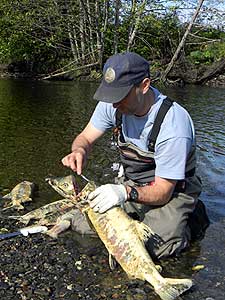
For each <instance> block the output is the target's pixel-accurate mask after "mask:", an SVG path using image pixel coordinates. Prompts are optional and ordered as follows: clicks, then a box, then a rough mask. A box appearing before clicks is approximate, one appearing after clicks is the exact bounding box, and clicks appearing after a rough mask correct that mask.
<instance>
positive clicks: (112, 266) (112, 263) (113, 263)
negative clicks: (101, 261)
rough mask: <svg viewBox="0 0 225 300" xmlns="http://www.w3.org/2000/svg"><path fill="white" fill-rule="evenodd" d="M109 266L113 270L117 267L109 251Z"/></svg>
mask: <svg viewBox="0 0 225 300" xmlns="http://www.w3.org/2000/svg"><path fill="white" fill-rule="evenodd" d="M109 267H110V269H111V270H112V271H114V270H115V269H116V267H117V261H116V259H115V258H114V257H113V256H112V254H110V253H109Z"/></svg>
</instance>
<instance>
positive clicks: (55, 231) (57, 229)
mask: <svg viewBox="0 0 225 300" xmlns="http://www.w3.org/2000/svg"><path fill="white" fill-rule="evenodd" d="M70 225H71V222H70V221H69V220H60V221H59V223H57V224H55V226H53V227H52V228H51V229H50V230H48V231H46V232H45V233H46V234H47V235H49V236H50V237H52V238H53V239H57V237H58V235H59V233H61V232H63V231H65V230H66V229H68V228H69V227H70Z"/></svg>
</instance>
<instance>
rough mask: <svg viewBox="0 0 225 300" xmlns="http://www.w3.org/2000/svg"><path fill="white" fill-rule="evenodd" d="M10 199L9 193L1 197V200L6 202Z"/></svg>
mask: <svg viewBox="0 0 225 300" xmlns="http://www.w3.org/2000/svg"><path fill="white" fill-rule="evenodd" d="M11 198H12V196H11V193H8V194H6V195H4V196H2V199H6V200H11Z"/></svg>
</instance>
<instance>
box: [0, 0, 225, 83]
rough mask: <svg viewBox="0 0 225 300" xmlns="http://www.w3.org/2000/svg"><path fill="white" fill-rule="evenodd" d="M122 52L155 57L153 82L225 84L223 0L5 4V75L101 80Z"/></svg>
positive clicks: (1, 31)
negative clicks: (108, 64) (109, 63)
mask: <svg viewBox="0 0 225 300" xmlns="http://www.w3.org/2000/svg"><path fill="white" fill-rule="evenodd" d="M124 51H134V52H137V53H139V54H140V55H142V56H144V57H145V58H146V59H147V60H149V61H150V63H151V74H152V77H153V80H155V81H156V80H162V81H164V82H165V81H169V82H179V83H180V82H181V83H197V84H202V83H206V82H208V81H209V80H211V79H213V78H218V77H219V76H222V77H223V78H224V82H225V4H224V0H217V1H215V0H209V1H208V0H190V1H183V0H173V1H165V0H150V1H148V0H145V1H138V0H132V1H122V0H96V1H92V0H48V1H46V0H36V1H34V0H1V2H0V64H1V65H0V69H1V70H0V72H1V73H2V74H3V73H4V74H8V75H10V74H13V75H14V76H24V77H34V78H42V79H65V80H66V79H67V80H68V79H78V78H84V77H85V78H86V79H93V80H98V79H99V78H100V77H101V70H102V66H103V64H104V62H105V60H106V59H107V58H108V57H109V56H110V55H112V54H114V53H118V52H124ZM15 74H16V75H15Z"/></svg>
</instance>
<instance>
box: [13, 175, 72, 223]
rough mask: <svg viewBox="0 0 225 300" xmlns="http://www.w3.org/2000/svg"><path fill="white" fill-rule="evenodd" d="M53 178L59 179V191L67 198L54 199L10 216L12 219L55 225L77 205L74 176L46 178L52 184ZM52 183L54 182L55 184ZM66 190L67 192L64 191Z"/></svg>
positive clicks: (21, 221)
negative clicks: (20, 213)
mask: <svg viewBox="0 0 225 300" xmlns="http://www.w3.org/2000/svg"><path fill="white" fill-rule="evenodd" d="M51 180H53V183H54V180H56V181H57V183H58V185H57V192H58V193H60V195H62V196H65V199H61V200H58V201H54V202H51V203H48V204H46V205H44V206H41V207H39V208H37V209H34V210H32V211H30V212H28V213H26V214H24V215H21V216H9V217H8V218H10V219H15V220H17V221H19V222H20V223H23V224H25V225H27V224H28V223H29V222H30V221H31V220H34V221H36V223H37V224H39V225H46V226H48V225H49V226H50V225H55V223H56V221H57V218H58V217H59V216H61V215H63V214H65V213H66V212H68V211H70V210H71V209H72V208H74V207H75V204H76V202H74V199H75V198H76V192H75V190H74V184H73V181H74V176H72V175H69V176H65V177H56V178H52V179H51V177H48V178H46V181H47V182H48V183H50V184H51ZM53 183H52V184H53ZM64 190H66V193H65V192H64Z"/></svg>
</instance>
